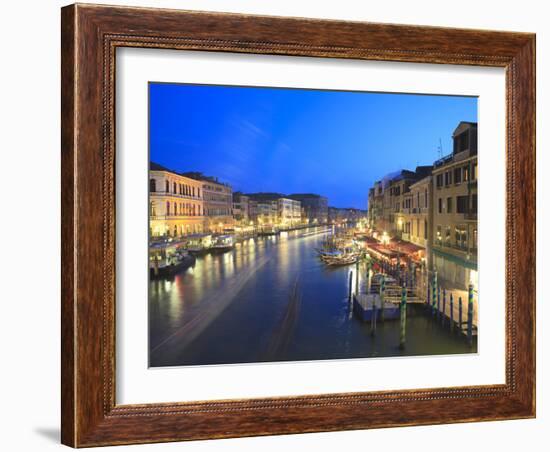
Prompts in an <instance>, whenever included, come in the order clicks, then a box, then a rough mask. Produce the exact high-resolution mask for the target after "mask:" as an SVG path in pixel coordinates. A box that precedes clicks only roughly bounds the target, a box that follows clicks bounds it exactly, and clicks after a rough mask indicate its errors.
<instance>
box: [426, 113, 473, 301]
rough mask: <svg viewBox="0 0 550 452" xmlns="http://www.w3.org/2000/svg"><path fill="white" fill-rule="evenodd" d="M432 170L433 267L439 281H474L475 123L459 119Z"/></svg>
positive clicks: (454, 284) (464, 285)
mask: <svg viewBox="0 0 550 452" xmlns="http://www.w3.org/2000/svg"><path fill="white" fill-rule="evenodd" d="M453 143H454V145H453V153H452V154H450V155H448V156H446V157H444V158H442V159H440V160H438V161H436V162H435V165H434V170H433V176H432V183H433V196H432V205H433V231H432V240H433V268H434V269H435V270H437V273H438V278H439V279H440V280H441V281H442V284H443V285H444V286H445V285H447V286H448V287H453V288H457V289H463V290H465V289H467V287H468V284H469V283H470V282H475V281H477V233H478V232H477V231H478V229H477V123H470V122H461V123H460V124H459V125H458V127H457V128H456V130H455V131H454V133H453Z"/></svg>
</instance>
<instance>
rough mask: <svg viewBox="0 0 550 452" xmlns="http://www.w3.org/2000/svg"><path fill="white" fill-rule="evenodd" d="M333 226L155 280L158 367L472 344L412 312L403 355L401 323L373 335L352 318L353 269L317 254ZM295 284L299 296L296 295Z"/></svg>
mask: <svg viewBox="0 0 550 452" xmlns="http://www.w3.org/2000/svg"><path fill="white" fill-rule="evenodd" d="M312 233H314V234H312ZM327 233H329V232H327V229H326V228H317V229H314V230H303V231H292V232H284V233H281V234H280V235H279V236H268V237H259V238H256V239H248V240H245V241H244V242H242V243H239V244H237V246H236V247H235V249H234V250H232V251H230V252H226V253H223V254H206V255H204V256H200V257H198V258H197V261H196V264H195V266H194V267H193V268H189V269H188V270H186V271H184V272H182V273H181V274H179V275H176V276H175V277H174V279H173V280H172V281H162V280H161V281H155V280H152V281H151V282H150V286H149V288H150V289H149V292H150V294H149V318H150V322H149V323H150V325H149V333H150V346H151V350H150V364H151V365H152V366H174V365H185V364H192V365H196V364H215V363H216V364H218V363H244V362H260V361H282V360H288V361H295V360H311V359H335V358H357V357H369V356H396V355H402V354H409V355H416V354H437V353H439V354H441V353H444V354H449V353H465V352H468V351H470V349H469V348H467V346H466V344H465V341H464V340H463V339H462V338H458V337H456V336H451V335H450V334H449V333H448V331H447V330H443V329H442V328H441V327H440V326H439V323H435V322H433V321H431V319H430V318H429V317H426V316H423V315H418V316H411V317H410V318H409V319H408V335H407V347H406V350H405V351H404V352H403V351H401V350H399V348H398V347H397V345H398V340H399V331H398V328H399V325H398V322H386V323H385V324H384V325H379V326H378V329H377V335H376V337H374V338H373V337H372V336H371V334H370V328H369V325H367V324H366V323H362V322H360V321H359V320H357V319H356V318H355V317H354V316H352V315H351V306H350V303H349V301H348V299H347V287H348V277H349V272H350V270H351V271H355V266H348V267H339V268H327V267H325V266H324V265H323V264H322V263H321V262H320V261H319V260H318V258H317V257H316V253H315V248H317V247H320V246H321V244H322V241H323V240H324V238H325V237H326V235H327ZM363 272H364V269H363V268H361V270H360V273H359V275H360V280H361V281H363V278H362V273H363ZM353 281H354V283H355V276H354V279H353ZM296 284H297V286H296ZM295 286H296V287H297V293H298V295H299V296H298V297H294V298H291V294H292V293H293V290H294V287H295ZM297 300H298V301H297Z"/></svg>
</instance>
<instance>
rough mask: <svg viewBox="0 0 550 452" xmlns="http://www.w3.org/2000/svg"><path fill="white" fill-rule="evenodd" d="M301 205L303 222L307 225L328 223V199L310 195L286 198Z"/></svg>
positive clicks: (294, 195) (295, 195) (296, 195)
mask: <svg viewBox="0 0 550 452" xmlns="http://www.w3.org/2000/svg"><path fill="white" fill-rule="evenodd" d="M287 197H288V198H290V199H294V200H296V201H299V202H300V203H301V207H302V208H303V209H304V221H305V222H307V223H309V224H326V223H328V199H327V198H326V197H324V196H321V195H316V194H312V193H304V194H293V195H288V196H287Z"/></svg>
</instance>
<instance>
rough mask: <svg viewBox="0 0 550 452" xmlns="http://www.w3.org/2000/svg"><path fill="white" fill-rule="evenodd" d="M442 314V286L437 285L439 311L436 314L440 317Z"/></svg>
mask: <svg viewBox="0 0 550 452" xmlns="http://www.w3.org/2000/svg"><path fill="white" fill-rule="evenodd" d="M440 315H441V287H439V286H437V311H436V316H437V317H438V318H439V316H440Z"/></svg>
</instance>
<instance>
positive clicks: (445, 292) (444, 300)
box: [441, 289, 447, 326]
mask: <svg viewBox="0 0 550 452" xmlns="http://www.w3.org/2000/svg"><path fill="white" fill-rule="evenodd" d="M446 305H447V291H446V290H445V289H443V305H442V308H443V311H442V313H441V325H443V326H445V313H446V312H447V310H446V309H445V308H446Z"/></svg>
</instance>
